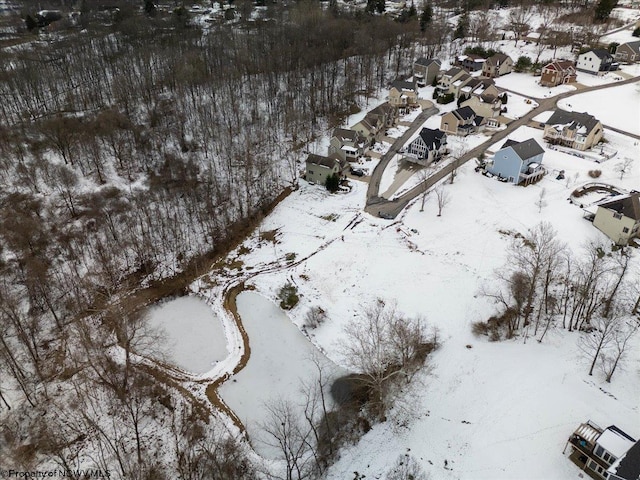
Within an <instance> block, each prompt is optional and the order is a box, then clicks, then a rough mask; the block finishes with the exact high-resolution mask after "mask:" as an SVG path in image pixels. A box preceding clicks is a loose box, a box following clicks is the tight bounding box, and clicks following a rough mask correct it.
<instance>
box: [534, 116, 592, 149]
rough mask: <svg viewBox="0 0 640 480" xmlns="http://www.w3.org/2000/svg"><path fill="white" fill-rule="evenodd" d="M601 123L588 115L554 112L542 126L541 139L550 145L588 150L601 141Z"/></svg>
mask: <svg viewBox="0 0 640 480" xmlns="http://www.w3.org/2000/svg"><path fill="white" fill-rule="evenodd" d="M602 133H603V132H602V123H600V121H599V120H597V119H596V118H595V117H594V116H593V115H589V114H588V113H586V112H585V113H578V112H565V111H564V110H556V111H555V112H554V113H553V115H551V117H550V118H549V120H547V121H546V123H545V125H544V134H543V138H544V139H545V140H546V141H547V142H549V143H550V144H552V145H562V146H565V147H570V148H575V149H576V150H582V151H584V150H588V149H590V148H591V147H593V146H594V145H595V144H597V143H598V142H599V141H600V139H602Z"/></svg>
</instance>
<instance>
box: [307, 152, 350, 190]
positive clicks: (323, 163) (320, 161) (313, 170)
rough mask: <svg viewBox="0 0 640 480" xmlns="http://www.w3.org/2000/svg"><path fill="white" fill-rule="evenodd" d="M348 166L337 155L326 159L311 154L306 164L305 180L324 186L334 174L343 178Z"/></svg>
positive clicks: (331, 155)
mask: <svg viewBox="0 0 640 480" xmlns="http://www.w3.org/2000/svg"><path fill="white" fill-rule="evenodd" d="M348 166H349V164H348V163H347V162H345V161H344V160H341V159H340V158H339V157H338V156H337V155H336V154H330V155H329V156H328V157H325V156H323V155H315V154H313V153H311V154H309V156H308V157H307V161H306V162H305V167H306V168H305V178H306V179H307V181H308V182H309V183H317V184H320V185H324V184H325V182H326V181H327V177H330V176H331V175H333V174H336V175H338V176H339V177H342V176H343V175H344V174H345V172H346V171H347V168H348Z"/></svg>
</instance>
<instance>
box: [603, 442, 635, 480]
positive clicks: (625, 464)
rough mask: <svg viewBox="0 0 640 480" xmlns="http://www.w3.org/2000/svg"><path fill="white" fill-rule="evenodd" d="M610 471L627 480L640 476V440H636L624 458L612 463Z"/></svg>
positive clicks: (633, 479)
mask: <svg viewBox="0 0 640 480" xmlns="http://www.w3.org/2000/svg"><path fill="white" fill-rule="evenodd" d="M609 473H615V474H616V476H618V477H619V478H624V479H625V480H635V479H638V478H640V441H638V442H636V443H635V444H634V445H633V447H631V448H630V449H629V450H628V451H627V453H626V454H625V455H624V456H623V457H622V458H619V459H618V460H616V461H615V462H614V463H613V465H611V467H610V468H609Z"/></svg>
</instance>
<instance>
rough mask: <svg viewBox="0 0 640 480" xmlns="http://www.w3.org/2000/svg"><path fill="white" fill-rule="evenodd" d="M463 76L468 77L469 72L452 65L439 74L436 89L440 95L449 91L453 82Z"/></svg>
mask: <svg viewBox="0 0 640 480" xmlns="http://www.w3.org/2000/svg"><path fill="white" fill-rule="evenodd" d="M463 77H465V78H467V77H469V73H468V72H467V71H466V70H465V69H464V68H459V67H452V68H450V69H449V70H447V71H446V72H444V73H443V74H442V75H441V76H440V79H439V80H438V86H437V87H436V90H437V91H438V92H439V93H440V94H442V95H444V94H446V93H451V92H450V88H451V86H452V85H453V83H454V82H456V81H458V80H459V79H461V78H463ZM469 78H470V77H469Z"/></svg>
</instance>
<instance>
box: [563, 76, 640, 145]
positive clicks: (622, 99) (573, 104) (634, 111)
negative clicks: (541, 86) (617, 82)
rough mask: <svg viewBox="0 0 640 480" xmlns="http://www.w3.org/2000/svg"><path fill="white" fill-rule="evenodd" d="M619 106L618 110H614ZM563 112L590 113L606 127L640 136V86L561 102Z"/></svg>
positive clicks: (585, 94)
mask: <svg viewBox="0 0 640 480" xmlns="http://www.w3.org/2000/svg"><path fill="white" fill-rule="evenodd" d="M612 105H617V108H612ZM558 106H559V107H561V108H562V109H563V110H569V111H575V112H589V113H590V114H591V115H593V116H594V117H596V118H597V119H598V120H600V121H601V122H602V123H603V124H604V125H610V126H612V127H614V128H618V129H620V130H622V131H625V132H629V133H633V134H635V135H640V84H638V83H634V84H628V85H621V86H619V87H615V88H608V89H607V90H606V93H604V94H603V92H601V91H595V92H587V93H583V94H580V95H574V96H572V97H570V98H567V99H564V100H560V101H559V102H558Z"/></svg>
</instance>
